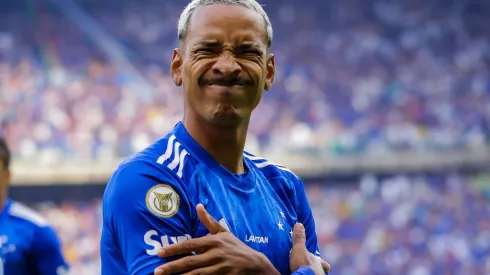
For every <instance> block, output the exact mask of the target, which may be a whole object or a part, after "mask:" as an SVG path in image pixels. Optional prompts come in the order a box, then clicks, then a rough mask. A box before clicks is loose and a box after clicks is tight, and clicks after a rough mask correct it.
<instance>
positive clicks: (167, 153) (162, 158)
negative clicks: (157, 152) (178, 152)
mask: <svg viewBox="0 0 490 275" xmlns="http://www.w3.org/2000/svg"><path fill="white" fill-rule="evenodd" d="M174 141H175V135H171V136H170V138H169V139H168V142H167V150H165V153H164V154H163V155H161V156H160V157H159V158H158V160H157V163H158V164H163V163H164V162H165V161H166V160H167V159H169V158H170V157H171V156H172V153H173V150H172V149H173V143H174Z"/></svg>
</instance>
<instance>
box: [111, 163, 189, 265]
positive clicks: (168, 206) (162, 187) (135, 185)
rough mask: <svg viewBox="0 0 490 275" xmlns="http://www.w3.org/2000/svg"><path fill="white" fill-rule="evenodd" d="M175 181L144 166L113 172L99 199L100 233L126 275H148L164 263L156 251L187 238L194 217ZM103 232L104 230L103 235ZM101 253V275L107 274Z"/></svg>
mask: <svg viewBox="0 0 490 275" xmlns="http://www.w3.org/2000/svg"><path fill="white" fill-rule="evenodd" d="M190 209H191V205H190V202H189V200H188V198H187V194H186V192H185V191H184V190H183V188H182V184H181V183H180V179H179V178H177V177H176V176H175V175H173V174H172V173H171V172H170V171H167V170H163V169H159V168H156V167H153V166H151V165H150V164H145V163H128V164H125V165H123V166H121V167H120V168H118V170H117V171H116V172H115V173H114V175H113V176H112V178H111V180H110V181H109V184H108V186H107V189H106V192H105V194H104V199H103V219H104V229H103V230H108V231H109V232H106V233H107V235H111V236H112V238H113V239H114V242H115V243H116V244H117V246H118V249H119V250H120V252H121V254H122V257H123V258H124V262H125V263H126V270H127V272H128V274H137V275H140V274H144V275H146V274H153V270H154V269H155V268H156V267H157V266H159V265H162V264H164V263H166V262H170V261H172V260H174V258H171V259H161V258H158V257H157V252H158V251H159V250H160V249H161V248H163V247H166V246H168V245H169V244H173V243H179V242H182V241H184V240H187V239H190V238H191V227H192V226H191V221H192V220H193V213H192V212H191V211H190ZM103 234H104V232H103ZM104 260H105V257H104V255H102V273H103V274H112V273H111V272H112V271H111V270H108V269H107V267H109V266H110V265H109V264H105V262H104Z"/></svg>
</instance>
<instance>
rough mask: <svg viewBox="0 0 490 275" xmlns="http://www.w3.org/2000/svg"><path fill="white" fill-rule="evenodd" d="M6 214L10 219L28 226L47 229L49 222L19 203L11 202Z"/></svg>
mask: <svg viewBox="0 0 490 275" xmlns="http://www.w3.org/2000/svg"><path fill="white" fill-rule="evenodd" d="M8 214H9V216H10V217H12V218H14V219H15V220H17V221H19V222H22V223H25V224H27V225H29V226H32V227H36V228H40V227H49V222H48V220H47V219H46V218H44V217H43V216H42V215H41V214H40V213H38V212H37V211H35V210H33V209H31V208H29V207H27V206H25V205H23V204H21V203H19V202H15V201H14V202H12V205H11V206H10V208H9V210H8Z"/></svg>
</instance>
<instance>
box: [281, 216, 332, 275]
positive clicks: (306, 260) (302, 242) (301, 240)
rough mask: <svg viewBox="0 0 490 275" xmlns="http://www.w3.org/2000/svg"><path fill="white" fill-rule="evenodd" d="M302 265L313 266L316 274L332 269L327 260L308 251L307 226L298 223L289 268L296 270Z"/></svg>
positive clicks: (295, 228) (294, 233) (295, 227)
mask: <svg viewBox="0 0 490 275" xmlns="http://www.w3.org/2000/svg"><path fill="white" fill-rule="evenodd" d="M302 266H306V267H309V268H311V270H313V272H314V273H315V274H316V275H324V274H325V273H327V272H328V271H329V270H330V265H329V264H328V263H327V262H325V261H324V260H322V259H321V258H320V257H317V256H315V255H313V254H311V253H310V252H308V249H307V248H306V233H305V227H304V226H303V225H302V224H301V223H297V224H295V225H294V231H293V249H292V250H291V255H290V261H289V268H291V271H292V272H294V271H296V270H298V269H299V268H300V267H302Z"/></svg>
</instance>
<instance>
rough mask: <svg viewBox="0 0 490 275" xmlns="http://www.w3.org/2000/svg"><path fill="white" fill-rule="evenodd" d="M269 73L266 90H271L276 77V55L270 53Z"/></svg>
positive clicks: (265, 84) (266, 78)
mask: <svg viewBox="0 0 490 275" xmlns="http://www.w3.org/2000/svg"><path fill="white" fill-rule="evenodd" d="M266 67H267V75H266V77H265V83H264V90H266V91H269V90H270V89H271V88H272V84H273V83H274V77H275V74H276V64H275V63H274V55H273V54H270V55H269V56H268V57H267V65H266Z"/></svg>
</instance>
